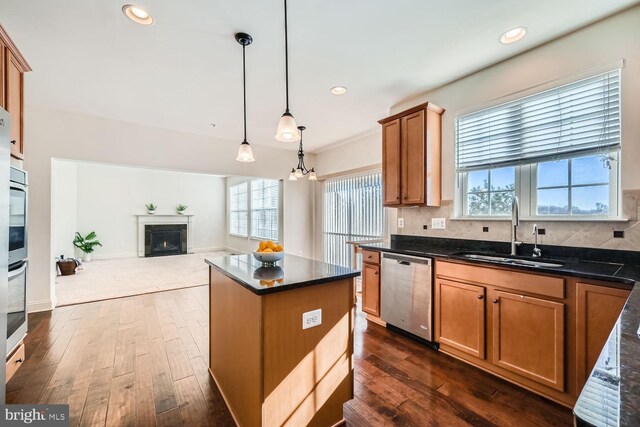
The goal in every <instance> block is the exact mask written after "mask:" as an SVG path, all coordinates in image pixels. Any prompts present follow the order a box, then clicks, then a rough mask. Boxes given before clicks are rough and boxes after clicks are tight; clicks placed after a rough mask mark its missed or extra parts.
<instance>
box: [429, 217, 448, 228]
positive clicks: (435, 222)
mask: <svg viewBox="0 0 640 427" xmlns="http://www.w3.org/2000/svg"><path fill="white" fill-rule="evenodd" d="M431 228H433V229H434V230H444V229H445V228H446V222H445V219H444V218H431Z"/></svg>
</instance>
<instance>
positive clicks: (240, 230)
mask: <svg viewBox="0 0 640 427" xmlns="http://www.w3.org/2000/svg"><path fill="white" fill-rule="evenodd" d="M247 200H248V199H247V183H246V182H241V183H240V184H235V185H232V186H231V187H230V188H229V233H230V234H235V235H237V236H247V210H248V209H247Z"/></svg>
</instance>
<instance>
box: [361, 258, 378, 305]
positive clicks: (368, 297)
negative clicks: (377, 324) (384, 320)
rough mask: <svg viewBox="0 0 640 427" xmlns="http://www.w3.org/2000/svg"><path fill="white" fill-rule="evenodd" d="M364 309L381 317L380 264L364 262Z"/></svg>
mask: <svg viewBox="0 0 640 427" xmlns="http://www.w3.org/2000/svg"><path fill="white" fill-rule="evenodd" d="M362 311H364V312H365V313H369V314H373V315H374V316H378V317H380V266H379V265H375V264H367V263H363V264H362Z"/></svg>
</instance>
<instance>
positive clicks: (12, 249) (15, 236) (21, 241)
mask: <svg viewBox="0 0 640 427" xmlns="http://www.w3.org/2000/svg"><path fill="white" fill-rule="evenodd" d="M9 196H10V198H9V265H10V266H11V265H13V264H17V263H19V262H21V261H24V260H26V259H27V173H26V172H25V171H23V170H20V169H18V168H15V167H11V175H10V181H9Z"/></svg>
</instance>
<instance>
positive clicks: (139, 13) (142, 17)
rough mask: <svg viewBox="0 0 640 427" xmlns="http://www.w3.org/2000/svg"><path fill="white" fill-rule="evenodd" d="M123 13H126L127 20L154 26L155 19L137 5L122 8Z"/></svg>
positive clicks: (127, 5)
mask: <svg viewBox="0 0 640 427" xmlns="http://www.w3.org/2000/svg"><path fill="white" fill-rule="evenodd" d="M122 13H124V14H125V16H126V17H127V18H129V19H131V20H132V21H133V22H136V23H138V24H140V25H151V24H153V18H152V17H151V15H149V12H147V11H146V10H144V9H143V8H141V7H140V6H137V5H135V4H125V5H124V6H122Z"/></svg>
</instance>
